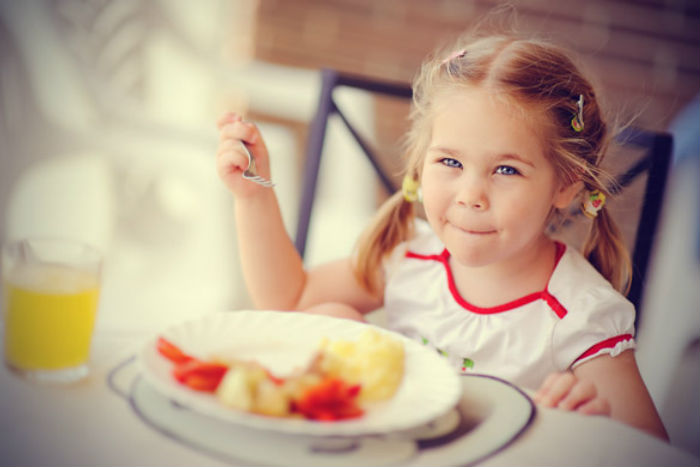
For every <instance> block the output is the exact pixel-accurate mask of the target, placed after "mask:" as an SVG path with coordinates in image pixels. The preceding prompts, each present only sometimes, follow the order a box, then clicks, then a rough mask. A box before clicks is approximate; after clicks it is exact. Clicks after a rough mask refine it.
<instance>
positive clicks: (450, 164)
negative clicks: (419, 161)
mask: <svg viewBox="0 0 700 467" xmlns="http://www.w3.org/2000/svg"><path fill="white" fill-rule="evenodd" d="M440 163H441V164H444V165H446V166H447V167H454V168H457V169H459V168H461V167H462V163H461V162H460V161H458V160H457V159H453V158H451V157H445V158H443V159H440Z"/></svg>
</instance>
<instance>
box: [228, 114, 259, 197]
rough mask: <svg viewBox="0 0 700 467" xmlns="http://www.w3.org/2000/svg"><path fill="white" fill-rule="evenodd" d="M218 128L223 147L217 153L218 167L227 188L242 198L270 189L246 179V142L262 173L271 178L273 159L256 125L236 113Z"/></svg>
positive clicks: (257, 167)
mask: <svg viewBox="0 0 700 467" xmlns="http://www.w3.org/2000/svg"><path fill="white" fill-rule="evenodd" d="M217 127H218V129H219V147H218V149H217V152H216V168H217V171H218V173H219V178H221V180H222V181H223V182H224V185H226V188H228V189H229V191H230V192H231V193H233V194H234V195H235V196H236V197H239V198H247V197H250V196H253V195H255V194H257V193H260V192H262V191H264V190H269V188H265V187H263V186H260V185H258V184H257V183H254V182H251V181H250V180H246V179H244V178H243V176H242V173H243V171H244V170H245V169H247V168H248V157H247V156H246V154H245V152H244V150H243V148H242V147H241V144H242V142H245V143H247V145H248V148H249V149H250V152H251V154H252V156H253V157H254V158H255V166H256V169H257V171H258V174H259V175H261V176H263V177H265V178H267V179H268V180H269V179H270V159H269V156H268V153H267V148H266V147H265V142H264V141H263V140H262V137H261V136H260V131H259V130H258V128H257V127H256V126H255V125H254V124H252V123H249V122H244V121H243V119H242V118H241V116H240V115H237V114H235V113H232V112H229V113H227V114H225V115H224V116H222V117H221V118H220V119H219V121H218V122H217Z"/></svg>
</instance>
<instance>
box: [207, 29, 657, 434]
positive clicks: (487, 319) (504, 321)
mask: <svg viewBox="0 0 700 467" xmlns="http://www.w3.org/2000/svg"><path fill="white" fill-rule="evenodd" d="M413 89H414V99H413V107H412V113H411V121H412V126H411V130H410V133H409V135H408V147H407V155H408V158H407V165H406V178H405V179H404V184H403V189H402V191H401V192H398V193H396V194H394V195H393V196H392V197H391V198H390V199H389V200H388V201H387V202H386V203H385V204H384V206H382V208H381V209H380V211H379V213H378V214H377V216H376V219H375V221H374V223H373V224H372V225H371V226H370V227H369V228H368V229H367V231H366V233H365V234H364V235H363V237H362V238H361V239H360V241H359V244H358V247H357V251H356V254H355V255H353V256H352V257H350V258H347V259H343V260H338V261H334V262H331V263H329V264H325V265H322V266H319V267H316V268H313V269H311V270H305V269H304V267H303V263H302V260H301V258H300V257H299V255H298V254H297V252H296V250H295V249H294V246H293V243H292V242H291V240H290V239H289V237H288V236H287V233H286V231H285V228H284V225H283V222H282V217H281V215H280V211H279V207H278V203H277V200H276V198H275V194H274V191H272V190H271V189H269V188H265V187H263V186H261V185H258V184H255V183H253V182H251V181H248V180H245V179H243V178H242V177H241V172H242V170H245V168H246V167H247V159H246V157H245V156H244V153H243V151H242V148H241V142H242V141H245V142H246V144H247V145H248V146H249V147H250V148H251V149H252V152H253V154H254V157H255V161H256V165H257V168H258V172H259V173H260V174H261V175H263V176H265V177H269V176H270V171H269V160H268V153H267V150H266V148H265V145H264V143H263V141H262V140H261V137H260V134H259V132H258V131H257V129H256V128H255V126H254V125H252V124H250V123H247V122H245V121H243V120H242V119H241V118H240V117H239V116H237V115H235V114H227V115H225V116H224V117H222V119H221V120H220V121H219V129H220V135H221V139H220V146H219V150H218V156H217V164H218V171H219V175H220V177H221V179H222V180H223V182H224V183H225V185H226V186H227V187H228V189H229V190H230V191H231V192H232V193H233V194H234V195H235V211H236V221H237V229H238V241H239V246H240V248H239V250H240V257H241V261H242V267H243V271H244V276H245V280H246V284H247V287H248V290H249V292H250V295H251V297H252V299H253V301H254V303H255V304H256V306H257V307H259V308H261V309H281V310H304V311H309V312H315V313H324V314H329V315H333V316H340V317H345V318H351V319H360V320H361V319H363V318H362V315H363V314H365V313H367V312H370V311H372V310H375V309H377V308H380V307H382V306H383V307H384V309H385V312H386V315H387V320H388V323H389V327H390V328H392V329H393V330H395V331H398V332H401V333H403V334H405V335H407V336H410V337H413V338H415V339H418V340H420V341H422V342H423V343H424V344H426V345H429V346H432V347H434V348H435V349H436V350H437V351H439V352H440V353H441V354H443V355H445V356H446V358H448V359H449V360H450V361H451V362H452V363H453V364H454V365H455V366H456V368H457V369H458V370H459V371H462V372H467V373H468V372H477V373H487V374H492V375H495V376H499V377H502V378H505V379H508V380H510V381H512V382H514V383H516V384H519V385H521V386H523V387H525V388H531V389H533V390H535V389H538V388H539V389H538V390H537V392H536V393H535V394H534V397H535V400H536V401H537V402H538V403H540V404H541V405H544V406H547V407H559V408H562V409H566V410H576V411H579V412H582V413H587V414H609V415H611V416H612V417H613V418H616V419H619V420H622V421H624V422H626V423H629V424H631V425H634V426H637V427H639V428H642V429H645V430H647V431H649V432H651V433H654V434H656V435H658V436H661V437H664V438H665V437H666V433H665V430H664V428H663V425H662V423H661V421H660V418H659V417H658V414H657V412H656V410H655V408H654V405H653V403H652V401H651V398H650V397H649V394H648V392H647V390H646V387H645V386H644V383H643V381H642V379H641V377H640V374H639V372H638V369H637V365H636V363H635V358H634V353H633V350H632V349H633V348H634V338H633V336H634V327H633V323H634V308H633V306H632V304H631V303H630V302H629V301H627V300H626V299H625V298H624V296H623V295H622V294H621V293H620V292H625V291H626V290H627V288H628V285H629V277H630V260H629V256H628V254H627V253H626V252H625V248H624V245H623V243H622V239H621V237H620V234H619V232H618V230H617V228H616V227H615V224H614V223H613V221H612V219H611V218H610V215H609V213H608V212H607V210H606V209H605V207H604V203H605V195H606V194H607V192H606V185H605V184H604V181H603V173H602V172H601V170H600V163H601V161H602V159H603V156H604V155H605V153H606V150H607V147H608V142H609V139H610V135H609V134H608V131H607V128H606V123H605V120H604V118H603V115H602V113H601V109H600V108H599V106H598V101H597V96H596V94H595V92H594V90H593V88H592V87H591V85H590V84H589V82H588V81H587V80H586V79H585V78H584V77H583V76H582V75H581V73H580V72H579V70H578V69H577V68H576V67H575V66H574V65H573V63H572V62H571V60H570V59H569V58H567V56H566V54H565V53H564V52H562V51H561V50H559V49H558V48H556V47H554V46H552V45H549V44H547V43H543V42H538V41H534V40H519V39H517V38H514V37H507V36H496V37H486V38H480V39H477V40H473V41H466V40H463V41H462V42H461V43H459V44H458V45H457V46H455V47H454V49H453V50H452V51H451V52H450V53H447V54H441V55H437V56H435V57H434V58H432V59H430V60H428V61H427V62H426V63H425V64H424V65H423V67H422V69H421V72H420V73H419V75H418V77H417V78H416V80H415V82H414V87H413ZM574 200H578V201H579V202H581V201H582V207H583V209H584V211H585V213H586V214H587V215H588V216H590V217H592V218H593V221H592V227H591V231H590V235H589V238H588V240H587V242H586V245H585V248H584V254H583V255H582V254H580V253H579V252H578V251H576V250H575V249H574V248H572V247H569V246H567V245H565V244H563V243H559V242H556V241H553V240H552V239H550V238H549V237H548V236H547V235H546V234H545V230H546V227H547V225H548V224H549V222H551V221H552V218H553V216H554V215H555V214H556V213H557V212H558V211H559V210H562V209H564V208H566V207H567V206H569V205H570V204H571V203H572V202H573V201H574ZM416 203H422V205H423V208H424V210H425V214H426V218H427V221H428V222H427V224H428V225H429V228H428V226H427V225H425V223H422V222H419V221H417V220H416V218H415V215H414V207H415V206H414V205H415V204H416Z"/></svg>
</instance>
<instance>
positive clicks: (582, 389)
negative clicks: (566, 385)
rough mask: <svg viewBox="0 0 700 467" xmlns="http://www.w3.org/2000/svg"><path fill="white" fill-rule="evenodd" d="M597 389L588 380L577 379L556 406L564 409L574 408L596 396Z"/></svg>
mask: <svg viewBox="0 0 700 467" xmlns="http://www.w3.org/2000/svg"><path fill="white" fill-rule="evenodd" d="M596 395H597V391H596V389H595V386H594V385H593V383H591V382H590V381H578V382H577V383H576V384H574V386H573V387H572V388H571V389H570V390H569V392H568V393H567V394H566V395H565V396H564V398H563V399H561V400H560V401H559V403H558V404H557V407H558V408H560V409H564V410H575V409H577V408H578V407H579V406H583V405H585V404H586V403H588V402H589V401H592V400H594V399H595V398H596Z"/></svg>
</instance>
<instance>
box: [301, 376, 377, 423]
mask: <svg viewBox="0 0 700 467" xmlns="http://www.w3.org/2000/svg"><path fill="white" fill-rule="evenodd" d="M359 391H360V387H359V385H349V384H347V383H346V382H345V381H343V380H341V379H338V378H326V379H324V380H322V381H321V382H320V383H318V384H317V385H315V386H312V387H310V388H309V389H307V390H306V392H304V394H302V396H301V397H300V398H299V399H298V400H296V401H294V410H295V411H297V412H299V413H301V414H302V415H303V416H304V417H306V418H309V419H312V420H318V421H334V420H342V419H346V418H355V417H359V416H361V415H362V414H363V413H364V411H363V410H362V408H360V407H359V406H358V405H357V396H358V394H359Z"/></svg>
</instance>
